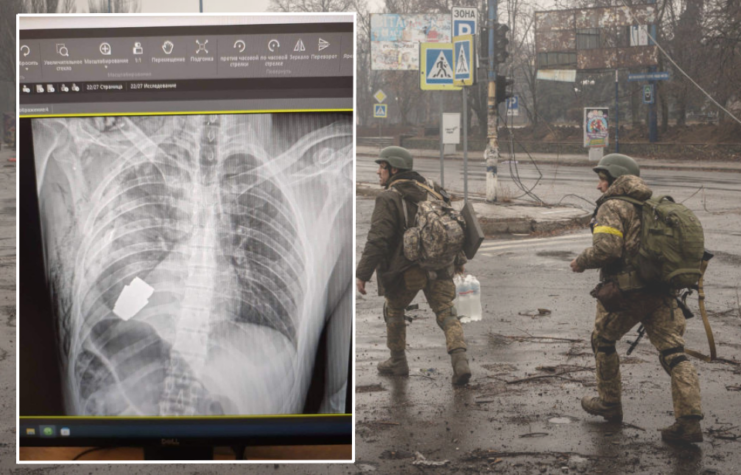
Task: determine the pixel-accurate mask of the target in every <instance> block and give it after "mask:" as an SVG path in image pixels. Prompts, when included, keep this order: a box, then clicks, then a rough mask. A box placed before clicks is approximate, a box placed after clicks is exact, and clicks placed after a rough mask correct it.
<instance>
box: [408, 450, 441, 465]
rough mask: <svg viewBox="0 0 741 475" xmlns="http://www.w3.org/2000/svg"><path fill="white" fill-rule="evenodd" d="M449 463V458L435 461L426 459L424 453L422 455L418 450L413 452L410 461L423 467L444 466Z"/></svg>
mask: <svg viewBox="0 0 741 475" xmlns="http://www.w3.org/2000/svg"><path fill="white" fill-rule="evenodd" d="M449 463H450V460H441V461H439V462H435V461H432V460H427V459H426V458H425V456H424V455H422V454H421V453H419V452H414V462H412V465H417V466H420V465H421V466H423V467H444V466H446V465H448V464H449Z"/></svg>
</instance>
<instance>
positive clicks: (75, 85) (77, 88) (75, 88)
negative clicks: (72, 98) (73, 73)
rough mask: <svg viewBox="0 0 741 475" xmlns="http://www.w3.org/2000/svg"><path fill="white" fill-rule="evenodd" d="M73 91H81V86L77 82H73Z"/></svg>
mask: <svg viewBox="0 0 741 475" xmlns="http://www.w3.org/2000/svg"><path fill="white" fill-rule="evenodd" d="M72 91H73V92H80V87H79V86H78V85H77V84H75V83H72Z"/></svg>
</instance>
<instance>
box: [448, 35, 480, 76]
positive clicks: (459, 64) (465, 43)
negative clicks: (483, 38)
mask: <svg viewBox="0 0 741 475" xmlns="http://www.w3.org/2000/svg"><path fill="white" fill-rule="evenodd" d="M474 51H476V50H475V49H474V44H473V35H461V36H456V37H454V38H453V53H455V54H454V56H453V59H454V64H453V67H454V70H455V77H454V79H453V84H455V85H456V86H472V85H473V83H474V79H475V78H476V74H475V68H474V65H475V63H474V62H472V57H473V52H474Z"/></svg>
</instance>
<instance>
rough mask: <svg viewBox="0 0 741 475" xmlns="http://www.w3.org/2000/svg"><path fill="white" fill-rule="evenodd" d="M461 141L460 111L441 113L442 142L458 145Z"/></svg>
mask: <svg viewBox="0 0 741 475" xmlns="http://www.w3.org/2000/svg"><path fill="white" fill-rule="evenodd" d="M459 143H461V114H460V112H445V113H443V144H445V145H458V144H459Z"/></svg>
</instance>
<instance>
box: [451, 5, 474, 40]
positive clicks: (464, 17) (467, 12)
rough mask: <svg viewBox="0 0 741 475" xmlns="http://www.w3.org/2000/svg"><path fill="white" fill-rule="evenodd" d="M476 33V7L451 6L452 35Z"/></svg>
mask: <svg viewBox="0 0 741 475" xmlns="http://www.w3.org/2000/svg"><path fill="white" fill-rule="evenodd" d="M475 34H476V9H475V8H469V7H453V36H461V35H475Z"/></svg>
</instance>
